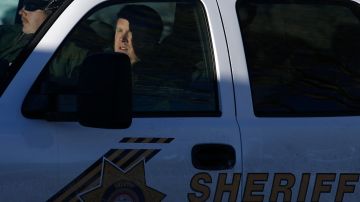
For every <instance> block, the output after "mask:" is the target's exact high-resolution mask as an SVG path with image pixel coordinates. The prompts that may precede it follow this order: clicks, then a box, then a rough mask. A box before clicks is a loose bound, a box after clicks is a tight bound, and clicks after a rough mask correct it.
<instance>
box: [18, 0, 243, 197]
mask: <svg viewBox="0 0 360 202" xmlns="http://www.w3.org/2000/svg"><path fill="white" fill-rule="evenodd" d="M131 3H134V1H131ZM127 5H129V3H128V2H126V1H99V0H91V1H86V2H84V1H74V2H73V3H72V4H71V5H70V6H69V7H68V8H67V9H66V10H65V11H64V13H63V14H62V15H61V16H60V17H59V18H58V20H57V21H56V22H55V24H54V25H53V26H52V27H51V28H50V30H49V31H48V32H47V34H46V35H45V36H44V38H43V39H42V40H41V41H40V43H39V45H38V47H37V48H36V49H35V50H34V52H33V53H32V55H31V56H30V58H29V60H28V61H27V63H26V64H25V66H24V67H23V70H22V71H21V72H20V73H19V75H18V76H17V77H16V78H21V77H25V76H26V73H27V72H29V71H30V69H32V67H33V66H36V65H39V64H46V65H45V67H44V68H43V70H42V71H41V72H40V71H37V73H39V76H38V75H35V74H32V78H33V79H34V80H36V82H35V83H34V84H33V85H32V87H31V88H30V87H29V89H30V90H29V92H28V94H27V96H26V98H25V99H24V103H23V108H22V111H23V116H22V117H21V119H23V120H24V121H29V122H32V123H42V124H44V125H45V126H46V128H47V130H49V131H51V132H52V133H54V135H55V136H56V137H57V139H56V143H57V145H58V147H57V152H58V159H59V164H60V166H59V175H60V176H59V183H58V186H57V191H56V192H54V193H53V194H52V195H48V198H47V199H49V201H64V200H65V201H75V200H79V199H80V200H84V201H99V200H115V199H116V200H120V199H121V200H124V199H128V200H132V201H160V200H164V201H186V200H191V201H196V200H208V199H209V200H210V199H212V198H214V197H216V199H217V200H221V199H222V198H223V199H224V200H228V198H229V197H230V198H229V200H234V199H236V197H237V196H238V189H237V188H238V187H239V186H240V177H239V176H240V173H241V146H240V135H239V130H238V126H237V122H236V118H235V103H234V97H233V86H232V79H231V78H232V77H231V71H230V65H229V60H228V55H227V49H226V45H225V44H226V43H225V37H224V35H223V30H222V23H221V20H220V14H219V11H218V7H217V4H216V2H215V1H213V0H211V1H204V2H200V1H179V2H177V1H171V2H164V1H161V2H157V1H149V2H144V1H141V3H140V2H139V3H138V4H136V5H142V6H143V7H144V6H145V7H147V8H150V9H152V10H153V11H155V13H157V14H158V15H159V16H160V17H161V21H162V25H163V29H162V31H161V36H159V38H158V39H157V44H156V45H155V46H154V47H153V48H152V49H150V51H149V50H148V49H145V48H144V45H143V46H141V45H140V46H135V45H134V47H135V48H134V49H135V52H136V53H138V56H139V58H140V62H139V63H138V64H134V65H133V68H134V69H133V78H134V81H133V85H134V88H133V100H134V102H133V105H134V106H133V114H134V118H133V122H132V125H131V126H130V127H129V128H127V129H101V128H90V127H84V126H81V125H80V124H79V123H77V122H76V91H75V90H74V89H76V85H77V78H78V69H77V68H78V66H81V63H82V61H83V60H84V59H85V58H86V57H87V56H91V55H92V54H96V53H99V52H101V53H104V52H113V51H114V35H115V30H116V31H119V30H117V29H115V24H116V22H117V21H116V20H117V16H118V15H119V14H118V13H119V11H121V10H122V9H125V8H126V6H127ZM135 7H136V6H135ZM142 15H145V14H141V15H140V14H139V16H138V17H139V19H138V20H140V21H141V20H143V21H141V23H140V25H142V23H145V24H146V23H149V26H147V28H146V29H145V31H144V32H142V33H136V31H135V28H134V27H135V26H134V24H132V22H133V21H131V20H129V21H130V30H132V29H133V30H132V36H133V40H134V41H133V43H134V44H135V43H139V41H142V42H144V43H146V41H145V40H143V38H141V37H140V38H136V37H135V36H136V35H137V34H138V35H139V34H140V36H141V34H143V36H142V37H144V38H145V37H147V36H146V35H145V34H147V33H153V32H154V30H152V29H155V28H154V27H156V26H154V25H155V24H156V23H155V22H154V21H153V19H152V18H151V17H148V19H144V18H143V17H141V16H142ZM146 20H148V21H146ZM140 25H139V26H140ZM136 40H138V41H136ZM145 47H146V46H145ZM137 48H138V49H137ZM141 48H144V49H141ZM146 51H147V52H146ZM140 53H141V54H140ZM143 53H146V54H143ZM42 54H43V55H44V56H45V57H41V58H40V57H39V56H40V55H42ZM51 55H52V56H51ZM35 59H37V60H35ZM142 63H143V64H144V63H145V65H144V66H140V67H139V66H137V65H142ZM104 65H106V64H104ZM85 68H86V67H85ZM119 68H121V67H119ZM39 70H40V69H39ZM36 78H37V79H36ZM16 81H18V79H17V80H16ZM14 85H15V84H14ZM12 92H13V91H12ZM34 100H43V101H44V102H45V103H46V104H45V105H42V104H41V103H39V102H35V101H34ZM218 178H219V183H217V182H218V180H217V179H218ZM228 183H231V184H234V186H233V187H234V188H231V189H229V188H227V186H225V185H226V184H228ZM229 193H230V195H227V194H229ZM44 199H45V198H44Z"/></svg>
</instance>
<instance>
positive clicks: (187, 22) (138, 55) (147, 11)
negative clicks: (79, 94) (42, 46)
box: [23, 2, 219, 120]
mask: <svg viewBox="0 0 360 202" xmlns="http://www.w3.org/2000/svg"><path fill="white" fill-rule="evenodd" d="M204 16H205V15H204V10H203V8H202V5H201V4H200V3H180V2H172V3H167V2H161V3H157V2H146V3H137V4H133V3H131V4H127V3H123V4H119V3H118V4H112V5H109V3H107V4H106V5H99V6H98V7H96V8H94V9H93V10H92V11H90V12H89V13H88V14H87V15H86V16H85V17H84V18H83V19H82V20H81V21H80V22H79V23H78V24H77V26H76V27H75V28H74V29H73V30H72V32H71V33H70V34H69V35H68V36H67V37H66V39H65V40H64V41H63V43H62V45H61V46H60V47H59V49H58V50H57V51H56V53H55V54H54V56H53V57H52V59H51V60H50V61H49V63H48V64H47V66H46V68H45V69H44V71H43V72H42V73H41V75H40V76H39V78H38V80H37V81H36V82H35V84H34V86H33V87H32V89H31V91H30V93H29V95H28V99H27V100H26V101H25V104H24V107H25V108H26V109H25V110H23V111H26V112H25V115H26V116H28V117H35V118H36V117H37V118H39V116H37V115H36V113H34V112H36V110H31V109H38V106H35V105H37V104H38V102H32V101H31V97H37V98H38V99H39V95H41V96H45V97H46V96H51V97H52V98H51V100H53V102H51V103H50V104H49V106H48V108H47V109H46V110H45V111H51V112H54V113H65V114H66V113H69V114H71V113H74V112H76V86H77V82H78V76H79V67H81V65H82V63H83V61H84V60H85V58H86V57H89V56H91V55H92V54H96V53H103V52H109V53H111V52H121V53H125V54H127V55H128V56H129V58H130V61H131V65H132V74H133V75H132V77H133V112H134V115H135V116H140V117H142V116H217V115H218V114H219V107H218V98H217V83H216V75H215V71H214V69H215V68H214V63H213V57H212V51H211V46H210V44H211V43H210V39H209V33H208V28H207V24H206V19H205V17H204ZM119 68H121V67H119ZM45 99H48V98H45ZM40 111H41V110H40ZM42 111H44V110H42ZM27 112H28V113H27ZM30 114H31V115H30ZM34 114H35V115H34ZM69 117H71V116H70V115H69V116H65V118H64V120H71V118H69Z"/></svg>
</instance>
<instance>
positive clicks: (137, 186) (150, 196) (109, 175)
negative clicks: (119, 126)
mask: <svg viewBox="0 0 360 202" xmlns="http://www.w3.org/2000/svg"><path fill="white" fill-rule="evenodd" d="M165 196H166V195H165V194H163V193H161V192H159V191H157V190H155V189H153V188H151V187H148V186H147V185H146V180H145V165H144V161H140V162H139V163H137V164H136V165H134V166H133V167H132V168H130V169H129V170H128V171H126V172H125V171H123V170H122V169H121V168H119V167H117V166H116V165H115V164H113V163H112V162H111V161H109V160H108V159H106V158H104V159H103V165H102V172H101V179H100V184H99V185H98V186H96V187H94V188H92V189H90V190H88V191H86V192H83V193H81V194H79V195H78V197H79V199H80V200H81V201H84V202H87V201H106V202H107V201H109V202H112V201H131V202H143V201H154V202H155V201H161V200H162V199H163V198H165Z"/></svg>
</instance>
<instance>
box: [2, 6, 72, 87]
mask: <svg viewBox="0 0 360 202" xmlns="http://www.w3.org/2000/svg"><path fill="white" fill-rule="evenodd" d="M64 1H65V0H57V1H52V0H20V1H19V0H2V1H1V2H0V81H1V82H3V80H4V79H5V78H4V77H5V76H6V74H7V73H8V71H9V70H10V69H13V68H10V67H11V66H12V64H13V63H14V61H15V60H16V59H17V58H18V56H19V54H20V53H21V52H22V51H23V50H24V49H25V48H26V47H27V45H28V44H29V43H30V42H31V40H32V39H33V37H34V35H35V34H36V33H37V31H38V30H39V28H40V27H41V26H42V24H43V23H44V22H45V21H46V20H47V19H48V18H49V16H50V15H51V14H53V13H54V12H55V11H56V10H57V9H58V8H59V7H60V6H61V4H62V3H63V2H64Z"/></svg>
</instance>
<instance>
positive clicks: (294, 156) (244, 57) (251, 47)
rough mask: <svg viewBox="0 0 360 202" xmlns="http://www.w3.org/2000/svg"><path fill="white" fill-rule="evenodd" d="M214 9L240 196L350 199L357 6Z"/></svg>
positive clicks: (354, 191) (251, 4)
mask: <svg viewBox="0 0 360 202" xmlns="http://www.w3.org/2000/svg"><path fill="white" fill-rule="evenodd" d="M234 5H236V6H235V8H234ZM220 10H221V13H222V16H223V19H224V26H225V30H226V33H227V39H228V45H229V50H230V58H231V65H232V69H233V73H234V83H235V93H236V103H237V104H236V106H237V115H238V116H237V120H238V123H239V125H240V130H241V134H242V149H243V169H244V170H243V172H244V175H247V178H243V180H244V184H246V186H245V187H243V191H244V192H243V199H244V200H257V201H310V200H311V201H358V200H359V196H360V192H359V188H358V186H359V171H360V164H359V162H360V161H359V154H360V147H359V144H358V143H359V141H360V137H359V135H358V133H359V130H360V128H359V121H360V118H359V114H360V111H359V109H360V108H359V102H358V99H359V90H360V89H359V80H358V75H359V68H358V65H359V64H360V63H359V57H358V55H357V54H356V50H357V49H359V48H360V46H359V33H360V32H359V31H360V23H359V4H358V3H356V2H353V1H316V2H315V1H281V2H280V1H246V0H244V1H240V0H238V1H231V2H221V3H220ZM235 19H237V20H238V21H237V20H235ZM238 25H240V27H239V26H238ZM254 179H255V181H256V182H255V184H257V187H255V189H254V187H253V186H252V184H254V183H253V182H254ZM344 182H345V184H346V186H345V184H344ZM344 187H346V190H345V191H344Z"/></svg>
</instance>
